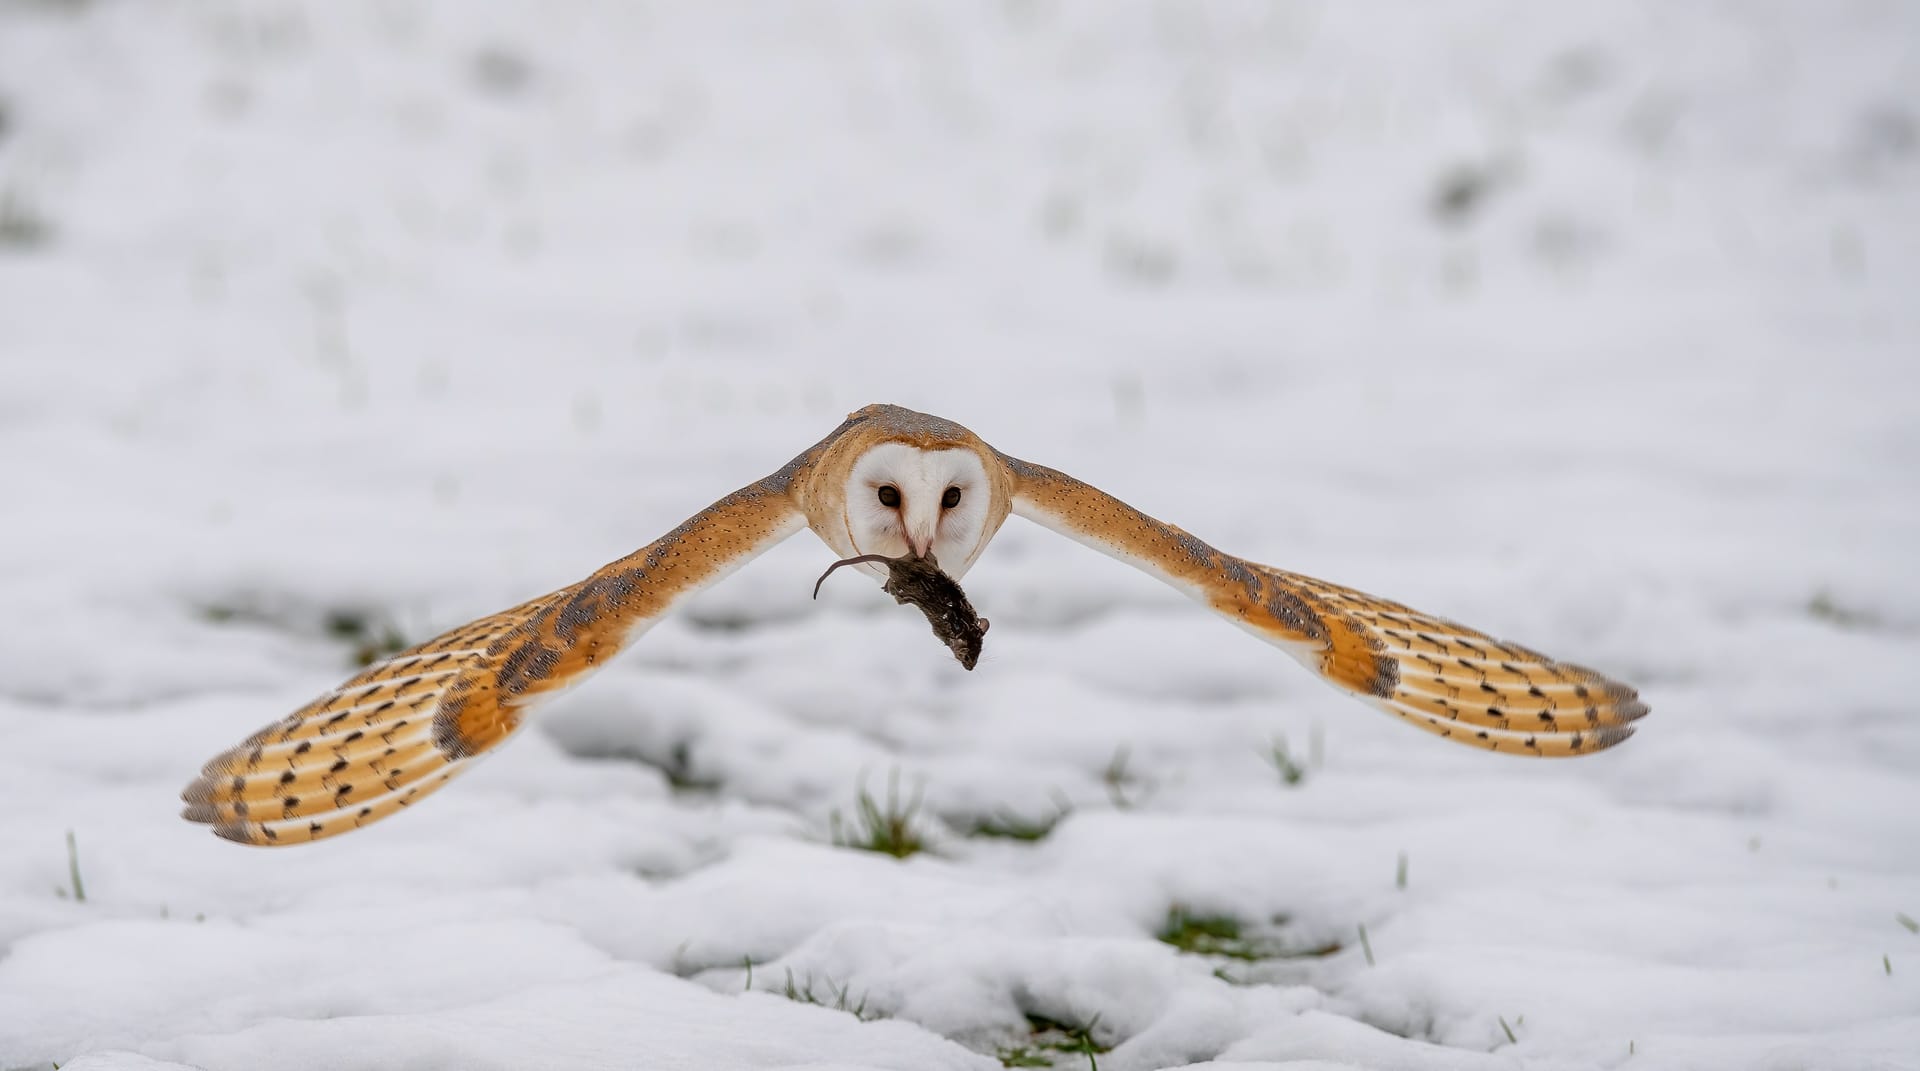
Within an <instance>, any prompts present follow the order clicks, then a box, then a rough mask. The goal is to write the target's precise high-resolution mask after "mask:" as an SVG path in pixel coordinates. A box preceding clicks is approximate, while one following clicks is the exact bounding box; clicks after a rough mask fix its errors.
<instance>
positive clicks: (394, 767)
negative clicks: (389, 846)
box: [181, 448, 818, 845]
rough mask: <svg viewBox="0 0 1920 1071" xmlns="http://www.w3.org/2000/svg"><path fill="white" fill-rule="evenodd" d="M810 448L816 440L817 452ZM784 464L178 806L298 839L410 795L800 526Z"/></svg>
mask: <svg viewBox="0 0 1920 1071" xmlns="http://www.w3.org/2000/svg"><path fill="white" fill-rule="evenodd" d="M816 449H818V448H816ZM807 457H808V455H802V457H801V458H799V459H796V461H795V463H794V464H793V465H789V466H788V467H787V468H786V469H783V470H781V472H779V473H776V474H775V475H773V476H770V477H768V478H767V479H765V480H762V481H760V482H759V483H757V484H753V485H751V486H749V487H746V488H743V489H741V490H739V491H736V492H734V493H733V494H731V495H728V496H727V497H725V498H723V499H721V500H720V501H718V502H716V503H714V504H713V505H712V506H709V507H708V508H706V509H705V510H702V511H701V512H700V513H699V514H697V515H695V516H694V517H693V518H692V519H691V520H688V521H687V522H686V523H685V524H682V525H681V526H680V527H678V528H675V529H674V530H673V531H671V532H669V533H667V534H666V535H664V536H662V537H661V538H659V539H658V540H655V541H654V542H653V543H652V544H650V545H648V546H646V547H643V548H641V549H640V550H638V551H635V552H634V553H633V554H631V555H629V556H627V557H625V558H622V559H620V560H619V561H616V562H613V563H612V564H610V565H607V566H606V567H604V568H602V569H601V570H599V571H598V572H596V573H594V574H593V575H592V576H589V577H587V578H586V579H585V580H582V581H580V582H579V583H577V584H574V585H572V586H570V587H565V588H561V589H560V590H559V591H556V592H553V593H551V594H548V595H543V596H541V597H539V598H537V599H533V600H531V601H529V602H524V603H521V604H520V605H519V606H516V607H514V608H513V609H511V610H504V611H502V612H500V613H497V614H494V615H493V616H491V617H485V618H481V619H480V620H478V621H474V622H472V623H470V624H466V625H462V626H460V627H459V628H456V629H454V630H453V631H451V632H448V633H446V634H444V635H442V636H439V637H437V638H435V639H432V640H428V641H427V642H426V643H423V644H421V645H419V646H418V647H414V648H412V649H410V650H407V651H402V652H401V653H399V654H397V655H394V656H393V657H391V658H388V659H386V660H384V661H382V662H379V663H378V664H376V665H373V666H370V667H368V668H367V669H366V670H365V671H363V672H362V673H360V674H359V675H357V676H355V677H353V678H352V679H351V680H348V681H347V682H346V683H344V684H342V685H341V686H340V687H338V688H336V689H334V690H333V691H331V692H328V693H327V694H326V695H323V696H321V697H320V698H318V699H316V700H314V701H313V702H311V703H309V704H307V705H306V706H304V707H302V708H300V709H299V710H296V711H294V712H293V713H292V714H290V715H288V716H287V717H286V718H284V719H282V720H280V721H278V722H275V723H274V724H272V725H269V726H267V727H266V728H264V729H262V730H260V731H259V732H257V733H255V734H253V735H252V736H250V737H248V738H247V739H246V740H244V741H242V742H241V743H240V744H238V745H237V746H235V747H233V748H230V749H229V750H227V751H224V752H222V753H221V754H219V755H217V756H215V757H214V758H213V759H212V761H210V762H208V763H207V765H206V768H205V769H204V770H203V771H202V772H201V774H200V777H199V778H198V779H197V780H195V781H194V782H193V783H192V784H190V785H188V786H187V788H186V790H185V791H184V792H182V793H181V798H182V799H184V800H185V801H186V803H187V807H186V809H185V811H183V812H182V815H183V817H185V818H187V819H190V820H192V821H195V822H205V823H207V824H209V825H211V826H213V831H214V832H215V833H217V834H219V835H220V836H222V837H225V838H227V839H228V840H234V841H239V842H240V843H242V844H261V845H277V844H299V843H304V842H306V841H312V840H319V839H321V838H322V837H331V836H333V835H335V834H338V833H345V832H347V831H349V830H353V829H358V828H360V827H361V826H364V825H366V824H367V823H369V822H375V821H378V820H379V819H381V818H384V817H386V816H387V815H390V814H394V813H396V812H398V811H400V810H401V809H403V808H405V807H408V806H410V805H411V804H414V803H417V802H419V801H420V800H421V799H422V798H424V797H425V796H427V795H428V794H429V793H431V792H433V791H434V790H435V789H438V788H439V787H440V786H441V785H444V784H446V783H447V781H448V780H449V779H451V778H452V777H453V776H454V775H455V774H457V773H459V772H461V771H462V770H463V769H465V768H466V767H467V766H469V765H471V764H472V762H473V761H474V760H475V759H476V758H478V757H480V756H481V755H483V754H485V753H487V752H488V751H490V750H491V749H493V748H494V747H495V746H497V745H498V744H500V742H501V741H503V740H505V739H506V738H507V737H508V736H510V735H512V734H513V732H514V730H516V729H517V728H519V727H520V725H521V722H522V720H523V719H524V717H525V715H526V713H527V711H528V710H530V709H531V708H532V707H533V705H534V704H535V703H537V702H539V701H541V700H543V699H546V698H548V697H550V696H552V695H554V694H556V693H558V692H559V691H560V690H561V689H564V688H566V687H568V686H570V685H573V684H576V683H578V682H579V681H581V680H583V679H585V678H586V677H587V675H588V674H590V673H592V672H593V671H594V670H595V669H597V668H599V666H601V665H602V664H604V663H605V662H606V660H607V659H609V658H612V657H613V656H614V655H615V654H617V653H619V651H620V649H621V648H622V647H624V646H625V645H626V644H627V643H629V642H631V641H632V640H633V639H635V638H636V637H638V636H639V635H640V634H641V633H642V632H645V631H646V630H647V628H649V627H650V626H652V625H653V624H654V623H655V622H657V621H659V620H660V618H661V617H663V616H665V615H666V614H667V613H668V611H670V610H672V609H673V607H674V606H676V605H678V604H679V603H680V602H682V601H683V600H684V599H686V598H687V597H688V596H690V595H692V594H693V593H694V592H697V591H699V590H700V589H702V588H704V587H706V586H707V585H709V584H712V583H713V582H715V581H717V580H719V579H720V578H721V577H724V576H726V575H727V574H728V573H731V572H733V571H734V570H735V569H738V568H739V567H741V566H742V565H745V564H746V563H747V562H748V561H751V560H752V559H753V558H755V557H758V556H759V555H760V554H761V553H763V552H764V551H766V550H767V549H768V548H769V547H771V546H773V545H774V544H775V543H778V542H780V541H781V540H782V539H785V538H786V537H787V536H790V535H792V534H793V533H795V532H797V531H799V530H800V528H801V527H803V525H804V523H805V519H804V516H803V515H802V513H801V511H800V509H799V507H798V506H797V505H796V504H795V502H794V500H793V498H792V496H791V495H789V494H788V493H787V492H788V489H789V485H790V483H791V481H792V478H793V475H794V470H795V469H796V468H797V467H798V466H799V465H800V464H801V463H802V462H804V461H805V460H806V458H807Z"/></svg>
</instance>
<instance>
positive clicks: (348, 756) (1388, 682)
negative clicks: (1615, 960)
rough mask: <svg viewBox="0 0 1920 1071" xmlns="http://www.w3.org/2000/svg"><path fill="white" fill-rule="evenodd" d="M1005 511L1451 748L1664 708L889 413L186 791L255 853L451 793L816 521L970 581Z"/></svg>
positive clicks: (356, 681)
mask: <svg viewBox="0 0 1920 1071" xmlns="http://www.w3.org/2000/svg"><path fill="white" fill-rule="evenodd" d="M1009 514H1019V515H1020V516H1022V517H1025V518H1027V519H1029V520H1032V521H1036V522H1038V523H1039V524H1041V525H1043V526H1045V527H1047V528H1050V529H1052V530H1054V531H1056V532H1059V533H1060V534H1062V535H1064V536H1066V537H1068V538H1070V539H1073V540H1076V541H1078V542H1080V543H1082V544H1085V545H1086V546H1089V547H1092V548H1093V549H1095V550H1098V551H1101V552H1103V553H1105V554H1109V555H1112V556H1113V557H1115V558H1118V559H1120V560H1121V561H1124V562H1126V563H1128V564H1130V565H1133V566H1135V567H1137V568H1139V569H1142V570H1144V571H1146V572H1147V573H1149V574H1151V575H1153V576H1156V577H1158V578H1160V579H1161V580H1163V581H1165V582H1166V583H1168V584H1170V585H1172V586H1173V587H1175V588H1177V589H1179V590H1180V591H1182V592H1185V593H1186V594H1187V595H1189V596H1191V597H1192V598H1194V599H1195V600H1197V601H1198V602H1200V603H1201V604H1202V605H1204V606H1206V607H1207V608H1209V609H1211V610H1212V611H1213V612H1215V613H1217V614H1219V615H1221V616H1222V617H1224V618H1226V619H1227V620H1228V621H1230V622H1232V623H1233V624H1236V625H1238V626H1240V627H1241V628H1243V629H1245V630H1247V631H1248V632H1251V633H1253V634H1254V635H1255V636H1258V637H1260V638H1261V639H1263V640H1266V641H1268V642H1270V643H1272V644H1274V645H1276V646H1278V647H1279V648H1280V649H1281V650H1283V651H1285V652H1287V653H1288V654H1290V655H1292V656H1293V657H1294V658H1295V659H1297V660H1299V661H1300V662H1302V663H1304V664H1305V665H1306V666H1307V668H1309V669H1311V670H1313V671H1314V672H1315V673H1318V674H1319V675H1320V676H1321V678H1323V679H1324V680H1326V681H1327V683H1329V684H1331V685H1333V686H1334V687H1336V688H1339V689H1341V690H1342V691H1345V692H1348V693H1350V694H1352V695H1354V696H1357V697H1359V698H1361V699H1362V700H1364V701H1366V702H1368V703H1371V704H1373V705H1374V706H1377V707H1379V708H1381V709H1383V710H1385V711H1387V712H1388V713H1391V714H1393V715H1395V716H1396V717H1399V718H1401V719H1403V720H1405V721H1407V722H1410V723H1411V724H1413V725H1415V726H1417V727H1419V728H1421V729H1425V730H1427V731H1428V732H1430V733H1435V734H1438V735H1439V736H1442V737H1445V738H1447V739H1449V740H1455V741H1459V742H1461V743H1465V744H1470V745H1475V746H1478V747H1483V748H1487V749H1490V750H1493V751H1500V752H1507V753H1510V754H1517V755H1541V756H1570V755H1586V754H1591V753H1593V752H1596V751H1600V750H1603V749H1605V748H1609V747H1612V746H1613V745H1615V744H1618V743H1620V742H1621V741H1622V740H1625V739H1626V738H1627V737H1628V736H1629V735H1631V734H1632V732H1633V729H1632V727H1631V725H1630V723H1631V722H1633V721H1634V720H1635V719H1637V718H1640V717H1641V716H1643V715H1645V714H1646V713H1647V707H1646V706H1645V704H1643V703H1641V702H1640V701H1639V699H1638V697H1637V694H1636V693H1635V692H1634V690H1633V689H1632V688H1629V687H1627V686H1626V685H1624V684H1621V683H1618V682H1616V681H1613V680H1609V679H1607V678H1606V677H1604V676H1602V675H1600V674H1599V673H1596V672H1594V671H1593V670H1590V669H1584V668H1582V667H1579V666H1575V665H1570V664H1567V663H1563V662H1556V661H1554V660H1553V659H1551V658H1548V657H1547V656H1545V655H1542V654H1540V653H1538V652H1535V651H1530V650H1528V649H1526V648H1524V647H1517V646H1515V645H1513V644H1509V643H1502V642H1500V641H1498V640H1495V639H1492V638H1490V637H1488V636H1486V635H1484V634H1482V633H1480V632H1477V631H1474V630H1473V629H1470V628H1466V627H1464V626H1461V625H1458V624H1455V623H1453V622H1451V621H1447V620H1443V619H1441V618H1437V617H1431V616H1428V615H1426V614H1423V613H1419V612H1417V611H1415V610H1411V609H1409V608H1407V607H1405V606H1402V605H1400V604H1398V603H1393V602H1388V601H1386V600H1384V599H1377V598H1374V597H1373V596H1370V595H1364V594H1362V593H1360V592H1358V591H1354V590H1352V589H1349V588H1345V587H1341V586H1339V585H1337V584H1330V583H1327V582H1326V581H1322V580H1315V579H1313V578H1311V577H1306V576H1301V575H1299V574H1297V573H1289V572H1283V571H1281V570H1279V569H1274V568H1271V567H1269V566H1265V565H1257V564H1255V563H1253V562H1250V561H1246V560H1244V559H1241V558H1236V557H1234V556H1233V555H1231V554H1227V553H1225V552H1223V551H1220V550H1216V549H1214V548H1213V547H1211V546H1209V545H1207V544H1206V543H1204V542H1202V541H1201V540H1199V539H1198V538H1196V537H1194V536H1192V535H1189V534H1187V533H1186V532H1185V531H1183V530H1181V529H1179V528H1176V527H1174V526H1172V525H1169V524H1164V523H1162V522H1160V521H1157V520H1155V519H1153V518H1152V517H1149V516H1147V515H1146V514H1144V513H1141V512H1140V511H1138V510H1136V509H1134V508H1133V507H1131V506H1129V505H1127V504H1126V503H1124V502H1121V501H1120V500H1118V499H1116V498H1114V497H1112V496H1110V495H1108V494H1105V493H1104V492H1102V491H1100V490H1099V489H1098V488H1096V487H1093V486H1091V485H1089V484H1085V483H1082V482H1080V481H1079V480H1076V479H1074V478H1073V477H1071V476H1068V475H1066V474H1064V473H1061V472H1056V471H1055V470H1053V469H1049V468H1044V467H1042V466H1040V465H1034V464H1030V463H1028V462H1025V461H1021V460H1018V459H1016V458H1013V457H1009V456H1007V455H1006V454H1003V453H1001V452H999V451H998V450H995V449H994V448H993V447H991V446H988V445H987V444H986V443H985V442H983V441H981V439H980V438H979V437H978V436H976V435H974V434H973V433H972V432H971V431H968V430H967V429H966V428H963V427H961V426H960V425H958V424H955V423H953V422H951V421H948V420H943V419H941V418H939V417H934V416H928V415H926V414H924V413H916V412H913V411H912V410H908V409H902V408H900V407H898V406H892V405H872V406H868V407H866V408H864V409H861V410H859V411H858V412H855V413H853V414H852V415H850V416H849V417H847V419H846V422H845V423H843V424H841V425H840V426H839V427H838V428H835V429H834V430H833V432H832V433H830V434H829V435H828V436H827V437H826V438H824V439H822V440H820V442H818V443H816V444H814V446H813V447H812V448H810V449H808V450H807V451H806V452H805V453H803V454H801V455H800V456H799V457H796V458H794V459H793V460H792V461H790V462H788V463H787V464H786V465H785V466H784V467H782V468H781V469H780V470H779V471H778V472H775V473H774V474H773V475H771V476H768V477H767V478H765V479H763V480H761V481H759V482H758V483H754V484H751V485H749V486H747V487H743V488H741V489H740V490H738V491H735V492H733V493H732V494H730V495H727V496H726V497H725V498H722V499H720V500H719V501H718V502H715V503H714V504H713V505H711V506H708V507H707V508H706V509H704V510H701V511H700V512H699V513H697V514H695V515H694V516H693V517H692V518H691V519H689V520H688V521H687V522H686V523H684V524H682V525H680V526H679V527H678V528H675V529H674V530H673V531H671V532H668V533H667V534H666V535H664V536H661V537H660V538H659V539H657V540H655V541H654V542H653V543H651V544H649V545H648V546H645V547H642V548H641V549H639V550H637V551H635V552H634V553H632V554H630V555H628V556H627V557H625V558H621V559H620V560H618V561H616V562H613V563H611V564H609V565H607V566H605V567H604V568H602V569H600V570H599V571H598V572H596V573H594V574H593V575H592V576H589V577H587V578H586V579H584V580H582V581H580V582H579V583H577V584H573V585H571V586H569V587H564V588H561V589H560V590H558V591H555V592H552V593H550V594H546V595H542V596H540V597H539V598H537V599H532V600H530V601H528V602H524V603H521V604H520V605H519V606H515V607H513V608H512V609H510V610H503V611H501V612H500V613H497V614H494V615H493V616H491V617H484V618H481V619H480V620H478V621H474V622H472V623H470V624H466V625H462V626H460V627H459V628H456V629H454V630H452V631H451V632H448V633H446V634H445V635H442V636H439V637H437V638H435V639H432V640H428V641H427V642H426V643H423V644H421V645H419V646H417V647H414V648H412V649H410V650H407V651H403V652H401V653H399V654H397V655H394V656H392V657H391V658H388V659H386V660H385V661H382V662H380V663H378V664H376V665H373V666H371V667H369V668H367V669H366V670H365V671H364V672H362V673H360V674H359V675H358V676H355V677H353V678H352V679H351V680H348V681H347V682H346V683H344V684H342V685H341V686H340V687H338V688H336V689H334V690H333V691H331V692H328V693H327V694H325V695H323V696H321V697H320V698H318V699H316V700H314V701H313V702H311V703H309V704H308V705H306V706H305V707H302V708H301V709H299V710H297V711H295V712H294V713H293V714H291V715H289V716H287V717H286V718H285V719H283V720H281V721H278V722H276V723H274V724H272V725H269V726H268V727H266V728H265V729H262V730H261V731H259V732H257V733H255V734H254V735H252V736H251V737H248V738H247V739H246V740H245V741H243V742H241V743H240V744H239V745H237V746H235V747H233V748H231V749H229V750H227V751H225V752H222V753H221V754H220V755H218V756H216V757H215V758H214V759H213V760H212V761H210V762H208V763H207V765H206V768H205V769H204V770H203V771H202V773H201V776H200V777H199V778H198V779H197V780H195V781H194V782H193V783H192V784H190V785H188V786H187V788H186V790H185V791H184V792H183V793H182V798H183V799H184V800H185V801H186V803H187V807H186V810H185V811H184V812H183V813H184V816H185V817H186V818H188V819H190V820H192V821H195V822H204V823H208V824H210V825H211V826H212V827H213V831H214V832H215V833H217V834H218V835H220V836H222V837H225V838H227V839H229V840H234V841H239V842H241V843H244V844H261V845H275V844H297V843H303V842H306V841H312V840H318V839H321V838H323V837H330V836H333V835H335V834H339V833H345V832H347V831H349V830H353V829H358V828H360V827H362V826H365V825H367V824H368V823H370V822H375V821H378V820H379V819H381V818H385V817H386V816H388V815H391V814H394V813H396V812H398V811H400V810H402V809H404V808H406V807H409V806H411V805H412V804H415V803H418V802H419V801H420V800H421V799H423V798H425V797H426V796H427V795H428V794H430V793H432V792H434V791H435V790H436V789H438V788H439V787H440V786H442V785H444V784H446V783H447V781H448V780H450V779H451V778H452V777H453V776H454V775H455V774H457V773H459V772H461V771H462V770H464V769H466V768H467V767H468V766H470V765H471V764H472V763H473V762H474V760H476V759H478V758H479V757H481V756H482V755H485V754H487V753H488V752H490V751H492V750H493V749H494V748H496V747H498V746H499V745H500V743H501V742H502V741H504V740H506V739H507V738H508V737H509V736H511V735H513V733H514V731H515V730H516V729H518V728H519V727H520V726H521V725H522V724H523V722H524V721H525V719H526V716H527V714H528V712H529V711H530V710H531V709H532V708H533V707H534V706H535V705H536V704H538V703H540V702H541V701H543V700H545V699H547V698H549V697H551V696H553V695H555V694H557V693H558V692H559V691H560V690H561V689H563V688H567V687H570V686H572V685H574V684H577V683H578V682H580V681H581V680H583V679H585V678H586V677H587V676H588V675H589V674H591V673H592V672H594V671H595V670H596V669H598V668H600V667H601V666H602V665H604V664H605V663H606V662H607V660H608V659H610V658H612V657H613V656H615V655H617V654H619V653H620V651H621V650H622V649H623V648H624V647H626V646H627V645H628V644H630V643H632V642H633V641H634V640H635V639H637V638H639V636H640V635H641V634H642V633H644V632H646V631H647V629H648V628H650V627H652V626H653V625H654V624H655V623H656V622H658V621H659V620H660V619H661V618H662V617H664V616H665V615H666V614H667V613H668V612H669V611H671V610H672V609H673V608H674V607H675V606H677V605H679V604H680V603H681V602H682V601H683V600H685V599H686V598H687V597H688V596H690V595H692V594H694V593H695V592H697V591H699V590H701V589H702V588H705V587H706V586H708V585H709V584H712V583H713V582H715V581H717V580H719V579H720V578H722V577H724V576H726V575H727V574H728V573H731V572H733V571H734V570H735V569H738V568H739V567H740V566H741V565H743V564H745V563H746V562H748V561H749V560H751V559H753V558H754V557H755V556H756V555H759V554H761V553H762V552H764V551H765V550H767V548H769V547H771V546H773V545H774V544H775V543H778V542H780V541H781V540H783V539H785V538H787V537H788V536H790V535H792V534H794V533H795V532H798V531H799V530H800V529H801V528H803V527H804V528H809V529H811V530H812V531H813V533H814V534H815V535H817V536H819V537H820V538H821V539H822V540H823V541H824V542H825V543H826V544H827V546H828V547H830V548H832V549H833V550H834V552H835V553H837V554H839V555H841V556H842V557H854V556H860V555H884V556H888V557H897V556H902V555H908V554H911V555H914V556H916V557H926V556H929V555H931V556H932V557H933V558H934V559H935V560H936V561H937V562H938V563H939V564H940V566H941V568H943V569H944V570H945V571H946V572H947V573H948V574H949V575H951V576H953V577H955V578H958V577H960V576H963V575H965V573H966V572H967V570H968V569H969V568H970V567H971V566H972V565H973V563H974V562H975V561H976V560H977V559H978V558H979V557H980V554H981V552H982V551H984V550H985V549H986V548H987V544H988V543H989V542H991V541H992V539H993V537H994V534H995V533H996V532H998V531H999V530H1000V526H1001V524H1002V523H1003V522H1005V521H1006V519H1007V516H1008V515H1009ZM860 568H862V569H864V570H867V571H869V572H871V573H872V574H874V575H875V576H879V577H885V576H887V575H888V573H887V570H886V569H885V568H883V567H882V566H881V565H879V564H875V563H871V562H869V563H866V564H862V565H861V566H860Z"/></svg>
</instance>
